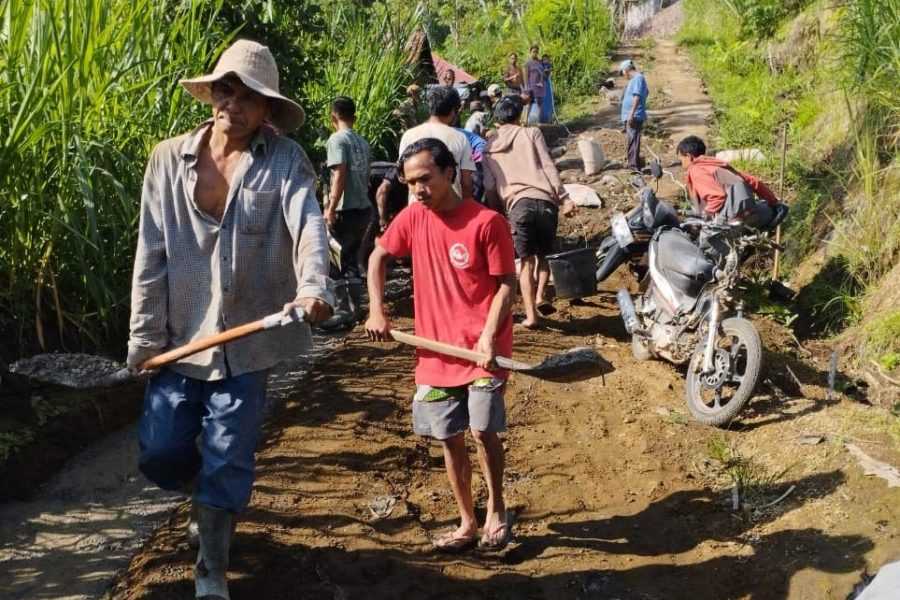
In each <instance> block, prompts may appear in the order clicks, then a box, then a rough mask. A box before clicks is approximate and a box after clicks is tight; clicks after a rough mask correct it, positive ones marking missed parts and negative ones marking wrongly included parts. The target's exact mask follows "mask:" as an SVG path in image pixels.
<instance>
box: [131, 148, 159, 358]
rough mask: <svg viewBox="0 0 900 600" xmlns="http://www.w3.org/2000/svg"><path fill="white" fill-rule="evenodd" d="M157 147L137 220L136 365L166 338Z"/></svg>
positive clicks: (133, 339) (133, 327)
mask: <svg viewBox="0 0 900 600" xmlns="http://www.w3.org/2000/svg"><path fill="white" fill-rule="evenodd" d="M158 154H159V153H158V151H156V150H154V153H153V155H152V156H151V158H150V161H149V162H148V164H147V169H146V171H145V173H144V184H143V188H142V190H141V209H140V224H139V227H138V243H137V250H136V252H135V258H134V271H133V274H132V282H131V320H130V334H129V340H128V357H129V359H128V364H129V365H130V366H137V365H138V364H139V363H140V362H143V360H146V359H147V358H149V357H151V356H154V355H155V354H158V353H159V352H160V351H162V350H163V349H164V348H165V347H166V345H167V344H168V342H169V336H168V333H167V328H166V325H167V318H168V308H169V307H168V297H169V288H168V286H169V282H168V261H167V256H166V236H165V228H164V224H163V215H162V201H161V197H160V187H161V182H160V179H159V178H160V177H161V176H162V170H161V169H160V168H158V163H159V156H158Z"/></svg>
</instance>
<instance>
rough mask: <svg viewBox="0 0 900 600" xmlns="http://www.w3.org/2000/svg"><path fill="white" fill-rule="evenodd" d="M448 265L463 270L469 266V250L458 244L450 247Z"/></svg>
mask: <svg viewBox="0 0 900 600" xmlns="http://www.w3.org/2000/svg"><path fill="white" fill-rule="evenodd" d="M450 264H452V265H453V266H454V267H456V268H457V269H465V268H466V267H468V266H469V250H468V248H466V247H465V245H463V244H460V243H459V242H457V243H455V244H453V245H452V246H450Z"/></svg>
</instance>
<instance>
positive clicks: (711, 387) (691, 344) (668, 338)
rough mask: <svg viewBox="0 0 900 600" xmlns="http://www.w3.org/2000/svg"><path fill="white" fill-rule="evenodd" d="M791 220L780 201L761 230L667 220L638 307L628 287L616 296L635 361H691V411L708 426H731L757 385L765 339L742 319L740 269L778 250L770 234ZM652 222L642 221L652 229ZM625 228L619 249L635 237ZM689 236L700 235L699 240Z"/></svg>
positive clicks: (651, 246) (653, 247)
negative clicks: (759, 254)
mask: <svg viewBox="0 0 900 600" xmlns="http://www.w3.org/2000/svg"><path fill="white" fill-rule="evenodd" d="M642 194H645V195H646V192H642ZM650 205H652V201H651V200H649V198H645V199H644V200H642V203H641V207H642V210H641V212H642V213H643V212H644V210H643V208H644V207H647V206H650ZM786 216H787V206H785V205H784V204H778V205H776V206H775V207H772V208H771V218H769V219H767V223H766V225H765V227H762V228H758V229H755V228H751V227H749V226H747V225H746V224H745V223H744V222H741V221H734V220H733V221H729V222H725V223H723V222H710V221H704V220H701V219H693V218H691V219H687V220H685V221H684V222H682V223H681V224H680V225H678V226H671V225H668V222H667V224H666V225H663V226H660V227H658V228H656V229H654V230H653V233H652V236H651V238H650V241H649V243H648V245H647V266H646V274H645V278H644V280H643V281H642V289H643V290H644V292H643V293H642V294H641V296H640V297H639V298H638V300H637V302H636V303H635V302H633V301H632V298H631V296H630V295H629V294H628V292H627V290H625V289H621V290H619V292H618V294H617V298H618V302H619V308H620V311H621V314H622V319H623V321H624V322H625V328H626V330H627V331H628V333H629V334H630V335H631V345H632V353H633V354H634V356H635V358H637V359H639V360H647V359H649V358H651V357H659V358H663V359H665V360H668V361H670V362H672V363H675V364H679V365H680V364H685V363H688V370H687V381H686V392H687V403H688V409H689V410H690V412H691V415H693V417H694V418H695V419H697V420H698V421H700V422H701V423H705V424H707V425H715V426H722V425H725V424H727V423H729V422H730V421H731V420H732V419H734V417H735V416H736V415H737V414H738V412H739V411H740V410H741V409H742V408H743V406H744V405H745V404H746V402H747V401H748V400H749V399H750V397H751V395H752V394H753V390H754V388H755V387H756V384H757V381H758V379H759V374H760V369H761V367H762V342H761V341H760V337H759V333H758V332H757V331H756V328H755V327H754V325H753V323H751V322H750V321H749V320H747V319H745V318H744V317H743V303H742V302H741V300H740V298H739V297H738V281H739V278H740V266H741V264H742V262H743V261H744V260H745V259H746V258H747V257H748V256H749V254H750V253H751V252H752V251H754V250H756V249H760V248H772V247H775V244H774V242H772V241H771V240H770V239H769V235H768V232H769V231H770V230H774V228H775V227H776V226H777V225H778V224H779V223H781V222H782V221H783V220H784V218H785V217H786ZM667 221H668V220H667ZM630 222H631V221H630V220H629V223H630ZM648 222H649V223H651V224H652V223H653V222H651V221H647V220H643V223H642V224H643V225H644V226H645V229H649V228H647V227H646V225H647V223H648ZM621 229H622V228H621V223H620V226H619V232H618V237H619V238H620V247H622V246H621V242H623V241H627V240H628V236H627V234H626V233H625V232H624V231H622V230H621ZM688 231H695V232H697V234H696V241H695V239H694V238H693V237H692V236H691V235H689V234H688ZM613 234H614V235H616V228H615V225H614V229H613ZM627 247H628V246H625V247H624V248H623V250H624V249H625V248H627Z"/></svg>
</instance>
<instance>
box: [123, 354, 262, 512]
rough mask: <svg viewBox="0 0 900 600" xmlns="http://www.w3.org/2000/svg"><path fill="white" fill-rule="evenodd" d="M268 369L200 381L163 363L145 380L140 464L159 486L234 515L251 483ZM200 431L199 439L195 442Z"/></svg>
mask: <svg viewBox="0 0 900 600" xmlns="http://www.w3.org/2000/svg"><path fill="white" fill-rule="evenodd" d="M267 375H268V372H267V371H256V372H253V373H246V374H244V375H240V376H237V377H229V378H226V379H222V380H220V381H203V380H200V379H191V378H190V377H185V376H183V375H179V374H178V373H175V372H174V371H171V370H169V369H162V370H161V371H160V372H159V373H157V374H156V375H154V376H153V377H151V378H150V380H149V381H148V382H147V390H146V392H145V394H144V412H143V414H142V415H141V422H140V425H139V428H138V435H139V439H140V449H141V456H140V459H139V463H138V467H139V468H140V470H141V472H142V473H143V474H144V475H146V476H147V478H148V479H149V480H150V481H152V482H153V483H155V484H156V485H158V486H159V487H161V488H162V489H164V490H179V489H184V488H185V486H186V484H188V483H189V482H191V481H192V480H194V478H196V485H195V486H194V500H196V501H198V502H200V503H202V504H206V505H208V506H213V507H216V508H223V509H225V510H228V511H231V512H234V513H237V512H241V511H242V510H244V508H246V507H247V503H248V502H249V501H250V492H251V490H252V488H253V479H254V467H255V464H256V461H255V457H254V452H255V451H256V443H257V440H258V439H259V429H260V425H261V422H262V416H263V409H264V406H265V400H266V379H267ZM198 436H199V440H198Z"/></svg>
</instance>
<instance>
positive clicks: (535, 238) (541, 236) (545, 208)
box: [508, 198, 559, 258]
mask: <svg viewBox="0 0 900 600" xmlns="http://www.w3.org/2000/svg"><path fill="white" fill-rule="evenodd" d="M508 219H509V223H510V225H511V226H512V237H513V245H514V246H515V249H516V256H517V257H518V258H527V257H529V256H539V257H541V258H543V257H544V256H547V255H548V254H553V247H554V246H555V245H556V227H557V225H558V224H559V209H558V208H557V207H556V205H555V204H553V203H552V202H548V201H546V200H537V199H535V198H520V199H519V200H516V203H515V204H513V207H512V209H510V211H509V215H508Z"/></svg>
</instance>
